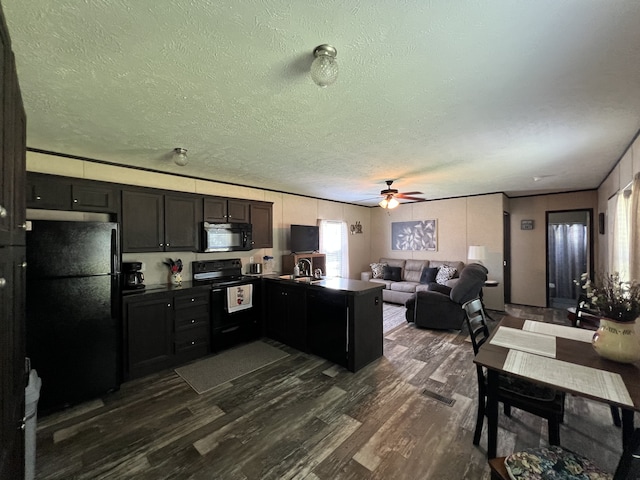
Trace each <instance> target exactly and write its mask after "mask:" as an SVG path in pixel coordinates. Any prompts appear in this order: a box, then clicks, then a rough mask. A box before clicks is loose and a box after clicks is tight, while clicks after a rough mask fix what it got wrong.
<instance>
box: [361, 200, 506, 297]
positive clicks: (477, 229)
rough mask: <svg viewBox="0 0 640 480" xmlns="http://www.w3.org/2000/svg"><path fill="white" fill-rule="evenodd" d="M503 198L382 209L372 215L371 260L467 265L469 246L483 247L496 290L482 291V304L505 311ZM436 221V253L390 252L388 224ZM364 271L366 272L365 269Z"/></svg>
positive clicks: (421, 203) (405, 205) (431, 202)
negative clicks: (455, 262) (451, 261)
mask: <svg viewBox="0 0 640 480" xmlns="http://www.w3.org/2000/svg"><path fill="white" fill-rule="evenodd" d="M502 216H503V195H502V194H492V195H480V196H474V197H463V198H453V199H447V200H434V201H429V202H420V203H409V204H403V205H400V206H399V207H397V208H395V209H393V210H384V209H382V208H376V209H373V210H372V212H371V230H372V236H371V260H377V259H378V258H380V257H391V258H411V259H425V260H460V261H463V262H465V263H466V262H467V252H468V247H469V246H470V245H484V246H485V247H486V249H487V259H486V260H485V261H484V264H485V266H486V267H487V269H488V270H489V278H491V279H492V280H497V281H498V282H500V285H499V286H498V287H497V288H487V289H485V291H484V295H485V304H486V305H487V307H488V308H490V309H494V310H504V288H503V274H502V260H503V235H502ZM432 219H435V220H437V228H438V234H437V239H438V250H437V251H435V252H429V251H402V250H392V249H391V223H392V222H406V221H412V220H432ZM364 267H365V268H364V269H363V271H366V270H368V269H369V267H368V265H365V266H364Z"/></svg>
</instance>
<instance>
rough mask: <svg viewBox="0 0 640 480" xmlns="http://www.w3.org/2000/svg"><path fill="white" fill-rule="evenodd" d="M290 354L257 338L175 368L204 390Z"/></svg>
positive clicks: (178, 372) (199, 391)
mask: <svg viewBox="0 0 640 480" xmlns="http://www.w3.org/2000/svg"><path fill="white" fill-rule="evenodd" d="M288 355H289V354H288V353H287V352H284V351H282V350H280V349H279V348H276V347H272V346H271V345H268V344H266V343H264V342H260V341H258V342H252V343H249V344H246V345H242V346H240V347H237V348H233V349H230V350H225V351H224V352H222V353H220V354H218V355H215V356H213V357H208V358H205V359H203V360H199V361H197V362H194V363H191V364H189V365H185V366H183V367H179V368H176V369H175V372H176V373H177V374H178V375H180V376H181V377H182V379H183V380H184V381H185V382H187V383H188V384H189V385H190V386H191V388H193V389H194V390H195V391H196V392H197V393H199V394H201V393H204V392H206V391H208V390H211V389H212V388H215V387H217V386H218V385H220V384H223V383H225V382H230V381H231V380H234V379H236V378H238V377H241V376H243V375H246V374H247V373H251V372H255V371H256V370H258V369H259V368H262V367H265V366H267V365H269V364H271V363H273V362H276V361H278V360H280V359H281V358H284V357H286V356H288Z"/></svg>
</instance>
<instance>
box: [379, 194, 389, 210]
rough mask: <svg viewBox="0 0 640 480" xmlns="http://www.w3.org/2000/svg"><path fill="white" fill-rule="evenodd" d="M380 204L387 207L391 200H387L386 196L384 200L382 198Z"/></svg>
mask: <svg viewBox="0 0 640 480" xmlns="http://www.w3.org/2000/svg"><path fill="white" fill-rule="evenodd" d="M378 205H380V206H381V207H382V208H387V205H389V200H387V199H386V197H385V198H383V199H382V200H380V203H378Z"/></svg>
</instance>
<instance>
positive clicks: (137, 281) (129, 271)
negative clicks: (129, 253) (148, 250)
mask: <svg viewBox="0 0 640 480" xmlns="http://www.w3.org/2000/svg"><path fill="white" fill-rule="evenodd" d="M141 270H142V262H122V275H123V277H124V280H123V288H124V289H125V290H138V289H141V288H144V273H142V272H141Z"/></svg>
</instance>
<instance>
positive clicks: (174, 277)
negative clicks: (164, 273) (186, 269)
mask: <svg viewBox="0 0 640 480" xmlns="http://www.w3.org/2000/svg"><path fill="white" fill-rule="evenodd" d="M169 279H170V281H171V284H172V285H182V273H172V274H171V275H169Z"/></svg>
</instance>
